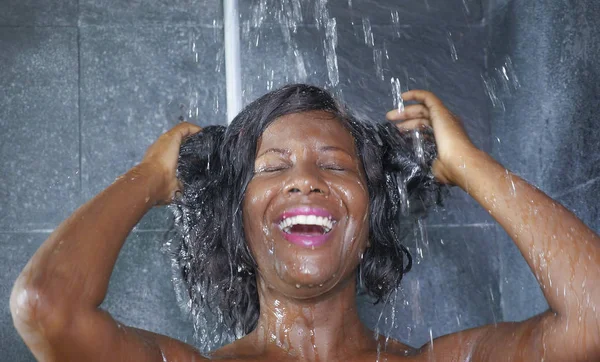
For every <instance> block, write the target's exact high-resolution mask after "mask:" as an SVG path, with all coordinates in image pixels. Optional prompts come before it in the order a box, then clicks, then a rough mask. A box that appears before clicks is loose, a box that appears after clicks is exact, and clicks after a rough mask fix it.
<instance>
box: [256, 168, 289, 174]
mask: <svg viewBox="0 0 600 362" xmlns="http://www.w3.org/2000/svg"><path fill="white" fill-rule="evenodd" d="M286 168H287V167H286V166H271V167H261V168H259V169H258V170H256V171H255V173H269V172H277V171H282V170H285V169H286Z"/></svg>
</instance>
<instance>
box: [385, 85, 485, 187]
mask: <svg viewBox="0 0 600 362" xmlns="http://www.w3.org/2000/svg"><path fill="white" fill-rule="evenodd" d="M402 99H403V100H404V101H416V102H418V103H417V104H411V105H407V106H406V107H405V109H404V112H398V110H392V111H389V112H388V113H387V115H386V117H387V119H388V120H390V121H393V122H394V123H396V125H397V127H398V128H399V129H401V130H411V129H418V128H420V127H426V126H428V127H431V128H432V129H433V133H434V136H435V143H436V146H437V159H436V160H435V161H434V162H433V174H434V176H435V177H436V179H437V180H438V181H439V182H441V183H444V184H452V185H456V184H457V183H458V180H459V179H458V177H459V175H460V172H459V169H460V167H461V165H462V164H464V157H468V156H470V155H473V154H475V153H477V152H479V150H478V149H477V147H475V145H474V144H473V143H472V142H471V140H470V139H469V136H468V135H467V133H466V131H465V129H464V127H463V125H462V122H461V121H460V120H459V119H458V117H456V116H455V115H454V114H452V112H450V111H449V110H448V108H446V106H444V104H443V103H442V101H441V100H440V99H439V98H438V97H436V96H435V95H434V94H433V93H431V92H428V91H423V90H413V91H409V92H406V93H403V94H402Z"/></svg>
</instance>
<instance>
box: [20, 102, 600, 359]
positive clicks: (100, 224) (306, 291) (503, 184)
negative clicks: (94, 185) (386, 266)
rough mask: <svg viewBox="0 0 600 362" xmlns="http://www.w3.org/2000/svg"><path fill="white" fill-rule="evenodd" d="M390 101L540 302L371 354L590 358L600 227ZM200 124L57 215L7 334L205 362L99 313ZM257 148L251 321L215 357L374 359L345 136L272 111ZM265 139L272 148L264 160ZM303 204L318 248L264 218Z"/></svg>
mask: <svg viewBox="0 0 600 362" xmlns="http://www.w3.org/2000/svg"><path fill="white" fill-rule="evenodd" d="M402 97H403V99H404V100H407V101H412V100H414V101H417V102H419V103H418V104H413V105H409V106H407V107H406V111H405V112H404V113H398V112H396V111H392V112H390V113H388V119H389V120H390V121H394V122H399V123H400V124H399V127H409V128H412V127H416V126H419V125H420V124H426V125H430V126H432V127H433V131H434V133H435V139H436V145H437V149H438V158H437V159H436V160H435V162H434V164H433V173H434V175H435V176H436V179H437V180H438V181H440V182H443V183H448V184H453V185H456V186H458V187H460V188H461V189H462V190H464V191H465V192H467V193H468V194H469V195H470V196H472V197H473V198H474V199H475V200H476V201H477V202H478V203H479V204H480V205H481V206H482V207H483V208H484V209H485V210H489V212H490V214H491V215H492V216H493V217H494V219H495V220H496V221H497V222H498V223H499V224H500V225H501V226H502V227H503V228H504V230H505V231H506V232H507V233H508V235H510V237H511V238H512V239H513V241H514V242H515V244H516V246H517V247H518V248H519V250H520V252H521V254H522V255H523V257H524V259H525V260H526V261H527V263H528V265H529V266H530V268H531V269H532V271H533V273H534V275H535V276H536V277H537V280H538V282H539V284H540V287H541V290H542V292H543V293H544V296H545V297H546V300H547V301H548V304H549V306H550V308H549V309H548V311H546V312H545V313H542V314H540V315H537V316H534V317H532V318H530V319H527V320H525V321H522V322H518V323H510V322H506V323H498V324H495V325H488V326H482V327H479V328H473V329H469V330H466V331H461V332H457V333H452V334H449V335H446V336H442V337H438V338H436V339H434V340H433V341H432V342H431V343H428V344H426V345H425V346H423V347H422V348H421V349H419V350H418V351H414V350H411V349H410V348H407V347H406V346H404V345H402V344H400V343H397V342H392V343H391V344H390V345H388V348H387V352H386V353H385V354H382V355H381V358H380V360H383V359H384V358H386V359H387V360H388V361H394V360H398V361H400V360H410V361H453V362H454V361H528V362H529V361H541V360H544V361H599V360H600V329H599V328H598V326H599V325H600V308H597V307H596V306H597V305H599V304H600V289H599V288H594V287H590V286H593V285H596V284H598V283H600V267H599V266H600V237H599V236H598V235H597V234H596V233H595V232H594V231H593V230H591V229H589V228H588V227H587V226H586V225H585V224H584V223H582V222H581V220H579V219H578V218H577V217H576V216H575V215H574V214H573V213H571V212H570V211H569V210H567V209H566V208H564V207H563V206H561V205H560V204H559V203H557V202H555V201H554V200H552V199H551V198H549V197H548V196H546V195H545V194H544V193H543V192H541V191H540V190H538V189H536V188H535V187H533V186H531V185H529V184H528V183H527V182H526V181H525V180H523V179H521V178H519V177H518V176H516V175H514V174H512V173H510V172H509V171H508V170H506V169H505V168H504V167H502V165H500V164H499V163H497V162H496V161H495V160H493V159H492V158H491V157H490V156H489V155H487V154H486V153H485V152H483V151H481V150H479V149H477V148H476V147H475V146H474V145H473V144H472V143H471V142H470V140H469V138H468V136H467V135H466V133H465V132H464V129H463V128H462V125H461V123H460V120H458V119H457V118H456V117H455V116H454V115H452V113H450V111H449V110H448V109H447V108H446V107H444V105H443V104H442V102H441V101H440V100H439V99H438V98H437V97H436V96H435V95H433V94H431V93H430V92H426V91H410V92H407V93H404V94H403V95H402ZM324 118H325V119H324ZM294 120H296V121H298V122H293V121H294ZM199 130H200V128H199V127H197V126H195V125H192V124H189V123H182V124H179V125H177V126H176V127H174V128H173V129H171V130H170V131H169V132H167V133H165V134H164V135H162V136H161V137H160V138H159V139H158V140H157V141H156V142H155V143H154V144H153V145H152V146H150V147H149V149H148V151H147V152H146V155H145V156H144V160H143V161H142V162H141V163H140V164H139V165H136V166H135V167H134V168H132V169H131V170H129V171H128V172H127V173H126V174H124V175H123V177H119V178H118V179H117V180H115V182H114V183H113V184H112V185H110V186H109V187H107V188H106V189H105V190H104V191H103V192H101V193H100V194H98V195H97V196H96V197H94V198H93V199H92V200H90V201H88V202H87V203H85V204H84V205H83V206H81V207H80V208H78V209H77V211H75V212H74V213H73V214H72V215H71V216H70V217H69V218H68V219H67V220H65V221H63V222H62V223H61V224H60V226H59V227H57V228H56V230H54V232H53V233H52V234H51V235H50V236H49V238H48V239H47V240H46V241H45V242H44V243H43V244H42V245H41V247H40V248H39V249H38V250H37V251H36V253H35V254H34V255H33V256H32V258H31V260H30V261H29V262H28V263H27V265H26V266H25V268H24V269H23V271H22V272H21V274H20V275H19V277H18V278H17V280H16V282H15V285H14V287H13V290H12V293H11V298H10V308H11V314H12V317H13V322H14V325H15V328H16V329H17V331H18V332H19V334H20V335H21V337H22V338H23V340H24V341H25V343H26V344H27V346H28V347H29V349H30V350H31V352H32V353H33V354H34V356H35V357H36V358H37V359H38V360H40V361H125V360H127V361H157V362H164V361H200V360H205V357H203V356H201V355H200V353H199V352H198V351H197V350H196V349H195V348H194V347H192V346H190V345H188V344H185V343H183V342H180V341H177V340H175V339H172V338H169V337H167V336H163V335H159V334H156V333H152V332H149V331H144V330H139V329H136V328H133V327H128V326H124V325H122V324H121V323H119V322H117V321H116V320H115V319H113V317H112V316H111V315H110V314H108V313H107V312H106V311H104V310H102V309H101V308H100V305H101V303H102V301H103V300H104V298H105V296H106V291H107V289H108V283H109V279H110V275H111V272H112V269H113V267H114V264H115V262H116V259H117V256H118V253H119V251H120V249H121V248H122V246H123V243H124V242H125V240H126V238H127V235H128V234H129V233H130V232H131V230H132V229H133V227H134V226H135V225H136V224H137V223H138V222H139V220H140V219H141V218H142V216H143V215H144V214H145V213H146V212H148V211H149V210H150V209H151V208H152V207H153V206H155V205H161V204H167V203H169V202H170V201H171V200H172V197H173V194H174V193H175V191H176V190H177V189H178V188H180V187H181V184H180V183H179V181H178V180H177V178H176V167H177V160H178V154H179V149H180V145H181V141H182V140H183V139H184V138H185V137H187V136H189V135H190V134H193V133H195V132H198V131H199ZM331 146H335V147H337V148H338V149H339V150H335V151H334V150H333V148H332V147H331ZM258 147H259V157H258V159H257V164H256V166H257V167H256V168H257V171H258V172H257V174H256V176H255V178H254V180H253V181H252V183H251V184H250V186H249V188H248V194H247V198H246V199H245V203H244V209H243V212H244V226H245V227H246V231H247V238H248V243H249V246H250V249H251V251H252V254H253V255H254V257H255V258H256V259H257V263H258V267H259V272H258V287H259V299H260V316H259V323H258V327H257V328H256V330H255V331H253V332H251V333H250V334H249V335H248V336H246V337H244V338H242V339H241V340H239V341H236V342H234V343H232V344H230V345H228V346H225V347H224V348H222V349H220V350H218V351H217V352H216V353H215V354H213V357H215V358H220V359H222V360H245V361H251V360H256V361H258V360H276V361H284V360H321V361H335V360H339V361H374V360H376V357H377V341H375V340H373V337H372V334H371V333H370V331H368V330H367V328H365V327H364V326H363V325H362V323H360V320H359V319H358V316H357V313H356V306H355V294H356V291H355V287H356V285H355V273H356V266H357V265H358V261H359V260H360V257H359V255H360V253H361V252H362V251H364V249H365V248H366V247H368V235H367V234H366V232H367V227H366V225H367V217H368V210H367V202H366V197H367V194H366V191H365V189H364V176H363V175H362V168H361V166H360V164H359V161H358V157H356V153H355V151H354V148H353V142H352V138H351V137H350V135H349V134H348V133H347V132H345V129H343V126H342V125H341V124H339V123H337V121H335V120H332V119H329V118H328V117H327V116H326V115H324V114H322V113H315V112H313V113H305V114H298V115H290V116H287V117H282V118H281V119H279V120H277V121H276V122H275V123H273V125H272V127H269V130H268V132H267V133H265V134H264V136H263V139H262V141H261V143H260V144H259V145H258ZM272 148H280V151H281V150H283V152H279V151H278V152H273V151H270V152H267V153H266V154H265V156H266V157H263V156H262V153H263V152H262V151H266V150H268V149H272ZM330 164H331V165H335V167H329V166H327V165H330ZM272 166H275V168H273V167H272ZM280 166H283V168H282V169H279V170H277V167H280ZM339 166H343V167H339ZM269 167H270V168H269ZM332 168H333V169H332ZM338 168H342V169H341V170H339V169H338ZM273 169H275V170H274V171H273ZM266 170H269V171H268V172H265V171H266ZM315 185H316V186H315ZM515 195H518V196H517V197H515ZM302 203H306V204H309V205H317V206H319V207H320V208H321V210H325V209H327V210H329V211H328V212H329V213H330V214H331V215H332V217H333V218H335V219H336V222H337V223H336V225H335V227H334V228H333V229H332V230H331V236H330V237H329V238H327V240H325V241H326V243H324V244H321V245H319V246H318V247H315V250H312V249H310V248H309V249H306V248H303V247H300V246H298V245H296V244H294V243H290V242H289V241H288V240H289V236H286V235H284V234H281V231H280V230H278V229H277V228H278V225H276V224H274V223H273V221H277V220H278V217H279V216H278V215H279V214H280V213H283V212H284V211H285V210H286V209H288V208H289V207H294V206H297V205H298V204H302ZM271 250H272V251H273V253H272V254H271V253H270V251H271ZM321 284H322V286H320V285H321ZM296 285H298V288H297V287H296ZM311 285H312V286H311ZM407 354H409V355H410V356H407Z"/></svg>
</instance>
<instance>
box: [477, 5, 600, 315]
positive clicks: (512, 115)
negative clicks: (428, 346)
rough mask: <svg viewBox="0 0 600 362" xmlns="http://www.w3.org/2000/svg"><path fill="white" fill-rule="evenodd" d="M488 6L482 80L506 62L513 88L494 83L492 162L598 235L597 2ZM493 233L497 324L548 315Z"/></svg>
mask: <svg viewBox="0 0 600 362" xmlns="http://www.w3.org/2000/svg"><path fill="white" fill-rule="evenodd" d="M489 5H490V6H491V7H493V8H494V12H493V16H490V19H489V20H490V35H491V37H490V39H491V47H490V52H489V55H490V56H489V71H490V73H494V72H497V70H498V69H502V67H503V66H504V65H505V64H506V57H507V56H509V57H510V58H511V60H512V68H513V70H514V71H513V72H512V73H511V72H510V70H509V78H511V79H514V78H515V77H517V79H518V80H519V84H520V86H519V87H514V84H512V83H513V82H512V81H510V82H508V83H507V82H504V81H501V82H498V83H497V84H498V87H496V88H497V89H498V90H499V91H498V92H497V95H498V103H497V106H496V107H493V111H492V115H493V116H492V122H491V126H492V137H493V139H494V142H493V155H494V157H496V158H497V159H498V160H500V161H501V162H502V163H503V164H504V165H506V166H507V167H508V168H510V169H511V170H513V171H514V172H516V173H517V174H519V175H521V176H522V177H524V178H525V179H527V180H528V181H530V182H531V183H533V184H534V185H536V186H538V187H539V188H540V189H541V190H542V191H544V192H546V193H547V194H548V195H550V196H551V197H553V198H554V199H556V200H557V201H559V202H561V203H562V204H563V205H565V206H566V207H567V208H569V209H570V210H572V211H573V212H574V213H575V214H576V215H577V216H579V217H580V218H581V219H582V220H583V221H584V222H585V223H586V224H587V225H588V226H589V227H591V228H592V229H593V230H595V231H596V232H599V231H600V209H599V205H600V203H599V201H598V196H599V195H600V167H599V166H598V164H599V160H600V159H599V156H598V155H599V152H598V151H599V150H600V131H599V129H598V124H599V122H600V98H599V97H600V60H599V59H600V43H598V40H597V39H599V37H600V26H599V25H598V24H599V23H598V22H597V20H596V16H597V14H600V3H598V2H597V1H580V2H578V3H577V6H569V5H568V4H566V3H564V2H560V1H551V2H546V3H544V4H541V3H535V2H531V1H521V0H515V1H506V0H496V1H493V2H491V3H490V4H489ZM491 78H494V77H491ZM495 79H500V78H498V77H497V75H496V77H495ZM496 138H497V139H496ZM496 228H497V239H498V243H499V245H500V246H501V253H500V260H501V267H500V270H501V272H500V276H501V281H502V282H501V285H500V288H501V290H502V309H503V315H504V318H505V319H506V320H522V319H525V318H527V317H530V316H532V315H534V314H537V313H540V312H543V311H545V310H546V309H547V303H546V300H545V298H544V296H543V294H542V292H541V290H540V287H539V286H538V284H537V282H536V280H535V278H534V276H533V274H532V273H531V272H529V271H528V269H527V265H526V263H525V261H524V259H523V258H522V256H521V254H520V252H519V250H518V249H517V248H516V247H515V245H514V244H513V242H512V241H511V240H510V239H509V238H508V236H507V235H506V233H505V232H504V231H503V230H502V229H501V228H500V227H496Z"/></svg>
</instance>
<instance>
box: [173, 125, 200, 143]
mask: <svg viewBox="0 0 600 362" xmlns="http://www.w3.org/2000/svg"><path fill="white" fill-rule="evenodd" d="M200 131H202V128H201V127H199V126H197V125H195V124H193V123H189V122H181V123H179V124H177V126H175V127H173V128H171V130H170V131H169V132H173V134H175V135H177V136H179V137H180V138H181V139H183V138H186V137H188V136H191V135H193V134H195V133H198V132H200Z"/></svg>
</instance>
